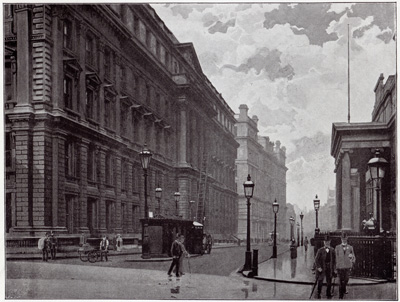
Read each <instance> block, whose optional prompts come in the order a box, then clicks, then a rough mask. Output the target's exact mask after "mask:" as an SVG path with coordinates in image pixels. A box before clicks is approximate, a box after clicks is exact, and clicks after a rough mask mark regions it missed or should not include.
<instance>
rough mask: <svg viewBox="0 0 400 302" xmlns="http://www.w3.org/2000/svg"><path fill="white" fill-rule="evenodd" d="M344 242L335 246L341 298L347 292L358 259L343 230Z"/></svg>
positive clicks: (342, 237)
mask: <svg viewBox="0 0 400 302" xmlns="http://www.w3.org/2000/svg"><path fill="white" fill-rule="evenodd" d="M341 240H342V243H341V244H339V245H337V246H336V247H335V255H336V271H337V274H338V276H339V299H343V297H344V294H347V289H346V286H347V283H348V282H349V276H350V270H351V269H352V267H353V264H354V262H355V261H356V256H355V255H354V250H353V247H352V246H351V245H349V244H348V243H347V234H346V233H345V232H342V235H341Z"/></svg>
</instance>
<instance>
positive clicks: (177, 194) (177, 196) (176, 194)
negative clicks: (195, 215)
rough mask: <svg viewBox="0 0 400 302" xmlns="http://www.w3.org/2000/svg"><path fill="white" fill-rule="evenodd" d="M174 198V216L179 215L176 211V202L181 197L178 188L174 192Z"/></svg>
mask: <svg viewBox="0 0 400 302" xmlns="http://www.w3.org/2000/svg"><path fill="white" fill-rule="evenodd" d="M174 198H175V214H176V216H179V213H178V202H179V199H180V198H181V193H179V190H177V191H176V192H175V193H174Z"/></svg>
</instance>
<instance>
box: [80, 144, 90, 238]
mask: <svg viewBox="0 0 400 302" xmlns="http://www.w3.org/2000/svg"><path fill="white" fill-rule="evenodd" d="M89 144H90V141H89V140H87V139H84V138H82V142H81V144H80V159H81V160H80V163H81V164H80V181H79V188H80V192H79V204H80V207H79V209H80V210H79V232H83V233H89V228H88V220H87V219H88V217H87V186H88V181H87V174H88V173H87V166H88V165H87V160H88V151H89Z"/></svg>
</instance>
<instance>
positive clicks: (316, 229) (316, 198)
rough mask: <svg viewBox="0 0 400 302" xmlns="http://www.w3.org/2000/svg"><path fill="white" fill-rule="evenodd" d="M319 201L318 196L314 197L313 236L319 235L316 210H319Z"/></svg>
mask: <svg viewBox="0 0 400 302" xmlns="http://www.w3.org/2000/svg"><path fill="white" fill-rule="evenodd" d="M319 204H320V200H319V199H318V195H315V199H314V209H315V234H318V233H319V228H318V210H319Z"/></svg>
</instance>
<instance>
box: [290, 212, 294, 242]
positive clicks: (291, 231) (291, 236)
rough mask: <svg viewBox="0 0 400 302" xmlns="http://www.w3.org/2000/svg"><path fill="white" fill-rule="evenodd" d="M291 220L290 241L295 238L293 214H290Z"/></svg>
mask: <svg viewBox="0 0 400 302" xmlns="http://www.w3.org/2000/svg"><path fill="white" fill-rule="evenodd" d="M289 222H290V241H292V240H293V239H294V238H293V225H294V218H293V216H290V218H289Z"/></svg>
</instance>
